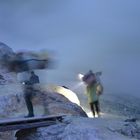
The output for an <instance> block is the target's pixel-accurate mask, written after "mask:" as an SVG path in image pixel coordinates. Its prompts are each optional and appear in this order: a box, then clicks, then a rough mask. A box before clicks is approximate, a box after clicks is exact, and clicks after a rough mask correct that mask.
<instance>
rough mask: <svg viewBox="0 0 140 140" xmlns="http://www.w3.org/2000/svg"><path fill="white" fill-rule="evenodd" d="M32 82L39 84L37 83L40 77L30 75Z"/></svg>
mask: <svg viewBox="0 0 140 140" xmlns="http://www.w3.org/2000/svg"><path fill="white" fill-rule="evenodd" d="M30 83H31V84H32V85H33V84H37V83H39V77H38V76H37V75H35V74H34V75H32V76H31V77H30Z"/></svg>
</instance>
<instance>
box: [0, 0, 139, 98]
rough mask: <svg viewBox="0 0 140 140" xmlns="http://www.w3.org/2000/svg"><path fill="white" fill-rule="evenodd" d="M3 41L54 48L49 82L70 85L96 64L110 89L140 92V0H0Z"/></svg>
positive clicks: (32, 47) (18, 45)
mask: <svg viewBox="0 0 140 140" xmlns="http://www.w3.org/2000/svg"><path fill="white" fill-rule="evenodd" d="M0 41H1V42H4V43H6V44H7V45H9V46H10V47H11V48H13V50H15V51H16V50H23V49H25V50H40V49H44V48H46V49H49V50H52V51H54V55H55V57H56V59H57V60H58V67H57V69H55V70H49V71H48V72H47V75H46V76H47V81H48V82H52V83H56V84H65V85H67V86H68V85H69V84H70V83H72V82H74V81H76V75H77V74H78V73H79V72H81V73H84V72H86V71H88V70H89V69H92V70H93V71H102V72H103V76H102V81H103V83H104V86H105V90H106V92H112V93H122V94H123V93H130V94H135V95H138V96H140V84H139V83H140V0H0ZM44 74H45V73H44ZM43 77H45V76H44V75H43ZM44 79H46V78H44Z"/></svg>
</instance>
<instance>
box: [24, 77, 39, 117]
mask: <svg viewBox="0 0 140 140" xmlns="http://www.w3.org/2000/svg"><path fill="white" fill-rule="evenodd" d="M26 83H27V84H26V85H25V89H24V98H25V103H26V106H27V109H28V116H27V117H33V116H34V110H33V105H32V98H33V96H35V93H34V88H33V85H34V84H37V83H39V77H38V76H37V75H35V74H33V75H32V76H31V77H30V80H29V81H27V82H26Z"/></svg>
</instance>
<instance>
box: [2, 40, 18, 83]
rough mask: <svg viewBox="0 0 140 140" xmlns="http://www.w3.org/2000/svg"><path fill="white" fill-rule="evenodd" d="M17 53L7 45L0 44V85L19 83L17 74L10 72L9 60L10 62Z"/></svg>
mask: <svg viewBox="0 0 140 140" xmlns="http://www.w3.org/2000/svg"><path fill="white" fill-rule="evenodd" d="M14 55H15V53H14V52H13V50H12V49H11V48H10V47H8V46H7V45H6V44H4V43H2V42H0V85H3V84H11V83H17V77H16V74H15V73H9V72H8V65H7V63H6V61H7V60H10V59H11V58H12V57H13V56H14Z"/></svg>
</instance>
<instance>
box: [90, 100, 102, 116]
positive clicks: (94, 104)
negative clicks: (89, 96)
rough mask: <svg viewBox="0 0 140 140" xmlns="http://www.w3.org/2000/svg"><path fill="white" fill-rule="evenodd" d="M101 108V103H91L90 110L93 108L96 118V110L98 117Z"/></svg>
mask: <svg viewBox="0 0 140 140" xmlns="http://www.w3.org/2000/svg"><path fill="white" fill-rule="evenodd" d="M99 106H100V105H99V101H95V102H92V103H90V108H91V111H92V113H93V116H94V117H95V110H96V113H97V114H98V115H99V113H100V107H99Z"/></svg>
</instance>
